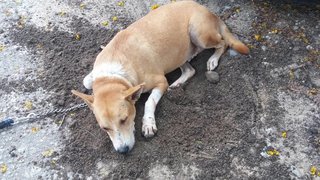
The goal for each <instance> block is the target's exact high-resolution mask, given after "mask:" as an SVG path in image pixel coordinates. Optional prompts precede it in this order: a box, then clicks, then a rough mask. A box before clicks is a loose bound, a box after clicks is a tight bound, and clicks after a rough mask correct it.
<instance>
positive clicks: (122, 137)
mask: <svg viewBox="0 0 320 180" xmlns="http://www.w3.org/2000/svg"><path fill="white" fill-rule="evenodd" d="M110 139H111V141H112V144H113V147H114V149H115V150H116V151H117V152H118V153H121V154H127V153H129V152H130V151H131V150H132V148H133V146H134V143H135V137H134V131H132V132H131V133H119V132H117V133H115V134H113V136H110Z"/></svg>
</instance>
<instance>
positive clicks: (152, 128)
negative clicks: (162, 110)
mask: <svg viewBox="0 0 320 180" xmlns="http://www.w3.org/2000/svg"><path fill="white" fill-rule="evenodd" d="M142 122H143V124H142V134H143V136H144V137H146V138H150V137H153V136H154V135H155V134H156V132H157V130H158V129H157V126H156V121H155V119H154V118H152V117H147V118H143V121H142Z"/></svg>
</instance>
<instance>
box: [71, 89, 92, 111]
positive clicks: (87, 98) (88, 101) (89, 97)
mask: <svg viewBox="0 0 320 180" xmlns="http://www.w3.org/2000/svg"><path fill="white" fill-rule="evenodd" d="M71 92H72V94H74V95H76V96H78V97H80V98H81V99H82V100H84V102H85V103H86V104H87V105H88V107H89V108H90V109H91V110H92V103H93V95H87V94H83V93H81V92H79V91H76V90H72V91H71Z"/></svg>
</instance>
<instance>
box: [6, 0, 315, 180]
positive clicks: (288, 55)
mask: <svg viewBox="0 0 320 180" xmlns="http://www.w3.org/2000/svg"><path fill="white" fill-rule="evenodd" d="M199 2H200V3H201V4H203V5H206V6H207V7H208V8H209V9H210V10H212V11H213V12H216V13H217V14H218V15H219V16H221V17H222V19H224V20H225V21H226V23H227V24H228V26H229V27H230V29H232V31H233V32H234V33H235V34H237V35H238V37H239V38H240V39H241V40H242V41H244V42H245V43H246V44H248V46H250V48H251V53H250V56H240V55H234V53H233V52H232V51H229V52H228V53H226V54H225V55H224V56H223V57H222V58H221V61H220V62H221V63H220V65H219V67H218V69H217V72H218V73H219V75H220V78H221V79H220V82H219V83H218V84H210V83H209V82H208V81H207V80H206V79H205V74H204V72H205V64H206V63H205V62H206V60H207V59H208V58H209V57H210V55H211V54H212V53H213V51H212V50H208V51H205V52H203V53H201V54H199V55H198V56H197V57H196V58H195V59H194V60H193V62H192V65H193V66H194V67H195V68H196V70H197V73H196V76H195V77H194V78H192V79H191V80H190V81H189V83H188V84H186V85H185V86H184V87H183V88H181V89H177V90H175V91H172V92H170V93H167V94H166V95H165V96H164V97H163V99H162V100H161V101H160V104H159V106H158V108H157V111H156V118H157V124H158V134H157V136H156V137H154V138H152V139H150V140H146V139H145V138H143V137H142V136H141V134H140V132H141V117H142V114H143V104H144V102H145V100H146V98H147V94H146V95H144V96H142V98H141V100H139V102H138V104H137V118H136V130H137V133H136V144H135V147H134V149H133V150H132V152H131V153H130V154H128V155H126V156H124V155H120V154H117V153H116V152H115V151H114V150H113V147H112V144H111V142H110V140H109V139H108V137H107V136H106V135H105V134H104V133H103V132H102V131H101V130H100V129H99V128H98V126H97V123H96V122H95V120H94V117H93V115H92V113H91V112H90V111H89V110H88V109H82V110H81V111H77V112H74V113H70V114H68V116H67V118H66V120H65V122H64V124H63V125H62V127H61V128H59V122H60V120H61V118H62V116H61V115H60V116H55V117H48V118H45V119H39V120H37V121H34V122H28V123H23V124H20V125H16V126H13V127H10V128H7V129H2V130H0V135H1V139H2V140H1V141H0V146H1V148H0V154H1V156H0V166H1V170H2V173H0V178H1V179H37V178H38V179H61V178H64V179H67V178H69V179H110V178H114V179H119V178H121V179H122V178H125V179H137V178H142V179H212V178H219V179H289V178H291V179H312V178H314V179H316V178H319V177H316V175H312V173H310V169H311V168H312V166H314V167H316V168H318V169H320V156H319V152H320V135H319V133H320V123H319V122H320V121H319V120H320V115H319V114H320V113H319V112H320V110H319V104H320V93H319V88H320V69H319V68H320V58H319V55H320V54H319V48H320V36H319V34H320V30H319V28H320V22H319V20H320V5H319V3H318V4H317V2H316V1H314V2H313V1H309V2H304V3H301V2H299V3H297V2H295V1H293V2H290V3H288V2H284V1H282V2H281V3H280V2H279V1H264V2H263V1H256V0H254V1H243V0H239V1H234V0H228V1H224V0H217V1H214V2H213V1H204V0H203V1H199ZM156 3H158V4H160V5H162V4H165V3H168V2H167V1H161V0H159V1H145V2H143V1H137V2H136V1H127V2H125V4H124V6H123V7H121V6H118V2H117V1H98V0H91V1H89V0H88V1H78V0H75V1H60V0H56V1H47V0H40V1H32V0H12V1H11V0H0V22H1V24H0V78H1V81H0V83H1V86H0V93H1V94H0V96H1V98H0V99H1V103H0V109H1V112H0V118H1V119H4V118H5V117H21V116H24V115H25V114H28V113H31V112H39V111H41V109H51V108H54V107H59V108H61V107H70V106H72V105H74V104H76V103H80V102H81V101H80V100H79V99H76V98H75V97H73V96H71V94H70V90H71V89H79V90H81V91H83V92H86V93H90V92H87V91H85V89H84V88H83V86H82V84H81V82H82V79H83V77H84V76H85V75H86V74H87V73H88V72H89V71H90V70H91V68H92V63H93V61H94V58H95V57H96V55H97V54H98V53H99V51H100V45H105V44H106V43H108V41H109V40H110V39H111V38H112V37H113V35H114V34H115V33H116V32H117V31H119V30H120V29H122V28H124V27H126V26H127V25H129V24H130V23H131V22H133V21H134V20H136V19H138V18H139V17H141V16H143V15H144V14H146V13H147V12H148V11H150V7H151V6H152V5H154V4H156ZM113 16H117V17H118V20H117V21H115V22H113V21H112V17H113ZM105 21H108V25H107V26H104V25H102V22H105ZM76 34H79V35H80V39H79V40H77V39H76V38H75V36H76ZM178 76H179V72H178V71H176V72H173V73H171V74H169V75H168V79H169V81H170V82H172V81H174V79H176V78H177V77H178ZM283 132H286V137H284V136H283ZM277 152H278V153H279V154H278V155H272V153H273V154H277ZM4 167H7V169H6V171H4V170H5V168H4ZM318 172H319V171H318Z"/></svg>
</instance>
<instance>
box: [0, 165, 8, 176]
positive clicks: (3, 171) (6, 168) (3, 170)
mask: <svg viewBox="0 0 320 180" xmlns="http://www.w3.org/2000/svg"><path fill="white" fill-rule="evenodd" d="M0 169H1V173H2V174H4V173H6V172H7V170H8V166H7V165H6V164H1V166H0Z"/></svg>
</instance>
